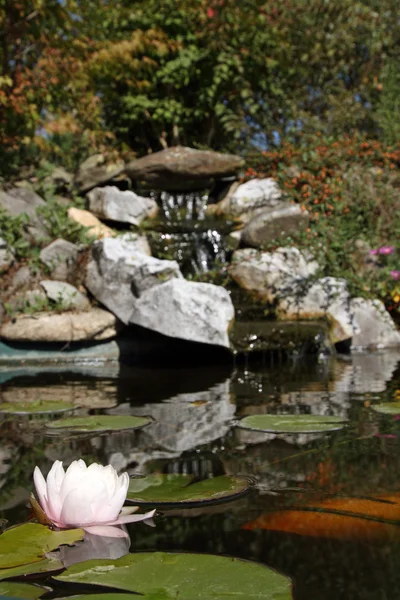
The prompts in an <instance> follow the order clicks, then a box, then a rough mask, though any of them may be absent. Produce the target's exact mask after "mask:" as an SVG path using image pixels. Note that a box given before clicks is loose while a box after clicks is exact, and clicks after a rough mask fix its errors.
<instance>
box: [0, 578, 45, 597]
mask: <svg viewBox="0 0 400 600" xmlns="http://www.w3.org/2000/svg"><path fill="white" fill-rule="evenodd" d="M46 592H48V589H47V588H42V587H39V586H37V585H30V584H29V583H20V582H11V581H2V582H1V583H0V598H40V596H43V594H45V593H46Z"/></svg>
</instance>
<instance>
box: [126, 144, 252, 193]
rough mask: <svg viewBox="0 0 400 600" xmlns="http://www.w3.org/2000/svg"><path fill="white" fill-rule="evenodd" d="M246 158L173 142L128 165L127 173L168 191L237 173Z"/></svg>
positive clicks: (199, 185) (196, 186) (202, 185)
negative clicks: (177, 144)
mask: <svg viewBox="0 0 400 600" xmlns="http://www.w3.org/2000/svg"><path fill="white" fill-rule="evenodd" d="M243 166H244V160H243V159H242V158H241V157H240V156H236V155H235V154H222V153H220V152H212V151H210V150H194V149H193V148H187V147H185V146H173V147H171V148H167V149H166V150H161V151H160V152H154V153H153V154H148V155H147V156H143V157H142V158H139V159H137V160H133V161H132V162H130V163H129V164H128V165H126V168H125V170H126V173H127V175H128V176H129V177H130V178H131V179H132V180H133V181H134V182H135V183H138V184H140V185H142V186H145V187H148V188H153V189H158V190H165V191H169V192H174V191H177V192H184V191H188V190H196V189H202V188H206V187H208V186H209V185H211V184H212V183H213V181H214V180H215V179H221V178H224V177H229V176H232V175H235V174H236V173H237V172H238V171H239V169H241V168H242V167H243Z"/></svg>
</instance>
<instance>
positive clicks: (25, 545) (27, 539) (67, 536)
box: [0, 523, 85, 572]
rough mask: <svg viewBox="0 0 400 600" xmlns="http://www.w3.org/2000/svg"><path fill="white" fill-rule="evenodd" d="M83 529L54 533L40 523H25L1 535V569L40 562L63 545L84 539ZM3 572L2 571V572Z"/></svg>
mask: <svg viewBox="0 0 400 600" xmlns="http://www.w3.org/2000/svg"><path fill="white" fill-rule="evenodd" d="M84 535H85V532H84V531H83V529H68V530H65V531H52V530H51V529H49V528H48V527H46V526H44V525H40V523H24V524H23V525H18V527H12V528H11V529H7V530H6V531H5V532H4V533H2V534H1V535H0V569H9V568H10V567H19V566H21V565H26V564H28V563H34V562H39V561H41V560H42V559H43V558H44V555H45V554H46V553H47V552H50V551H51V550H55V549H56V548H58V547H59V546H61V545H62V544H73V543H74V542H77V541H78V540H81V539H83V536H84ZM0 572H1V571H0Z"/></svg>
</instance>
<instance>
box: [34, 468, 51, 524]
mask: <svg viewBox="0 0 400 600" xmlns="http://www.w3.org/2000/svg"><path fill="white" fill-rule="evenodd" d="M33 481H34V484H35V488H36V493H37V495H38V498H39V504H40V506H41V507H42V509H43V510H44V512H45V513H46V514H48V510H49V507H48V505H47V498H46V489H47V488H46V480H45V478H44V477H43V474H42V471H41V470H40V469H39V467H35V470H34V471H33Z"/></svg>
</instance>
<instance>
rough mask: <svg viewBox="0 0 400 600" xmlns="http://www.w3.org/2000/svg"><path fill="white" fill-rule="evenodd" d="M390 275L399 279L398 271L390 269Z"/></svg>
mask: <svg viewBox="0 0 400 600" xmlns="http://www.w3.org/2000/svg"><path fill="white" fill-rule="evenodd" d="M390 277H391V278H392V279H400V271H390Z"/></svg>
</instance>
